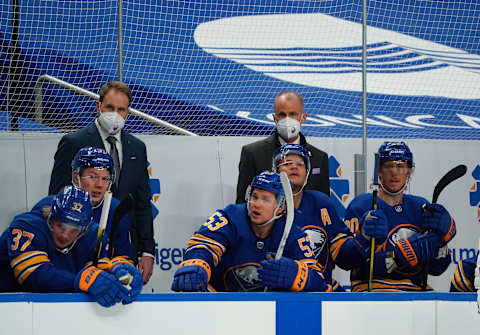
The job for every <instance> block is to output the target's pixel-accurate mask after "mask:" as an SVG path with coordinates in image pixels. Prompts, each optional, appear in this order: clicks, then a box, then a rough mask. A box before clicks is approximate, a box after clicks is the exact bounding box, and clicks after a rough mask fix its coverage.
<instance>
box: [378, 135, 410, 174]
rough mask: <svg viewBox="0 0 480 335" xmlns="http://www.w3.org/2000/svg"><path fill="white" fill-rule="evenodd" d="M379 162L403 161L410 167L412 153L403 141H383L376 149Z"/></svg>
mask: <svg viewBox="0 0 480 335" xmlns="http://www.w3.org/2000/svg"><path fill="white" fill-rule="evenodd" d="M378 153H379V155H380V164H382V163H384V162H387V161H404V162H407V164H408V167H409V168H412V167H413V166H414V163H413V155H412V152H411V151H410V148H409V147H408V146H407V144H406V143H405V142H388V141H387V142H385V143H383V144H382V145H381V146H380V148H379V149H378Z"/></svg>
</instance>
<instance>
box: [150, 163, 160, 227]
mask: <svg viewBox="0 0 480 335" xmlns="http://www.w3.org/2000/svg"><path fill="white" fill-rule="evenodd" d="M147 170H148V176H149V177H150V190H151V191H152V200H150V202H151V204H152V216H153V220H155V218H156V217H157V215H158V208H157V202H158V199H159V198H160V193H161V192H160V179H158V178H152V164H150V162H148V166H147Z"/></svg>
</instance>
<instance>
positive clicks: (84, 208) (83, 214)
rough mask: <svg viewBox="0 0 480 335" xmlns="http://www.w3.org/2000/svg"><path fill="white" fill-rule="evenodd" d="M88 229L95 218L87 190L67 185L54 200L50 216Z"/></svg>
mask: <svg viewBox="0 0 480 335" xmlns="http://www.w3.org/2000/svg"><path fill="white" fill-rule="evenodd" d="M51 217H53V218H55V219H57V220H59V221H61V222H63V223H66V224H68V225H70V226H76V227H80V228H81V231H85V230H87V228H88V226H89V225H90V224H91V222H92V220H93V210H92V203H91V201H90V195H89V194H88V192H87V191H84V190H82V189H80V188H77V187H74V186H66V187H65V188H64V189H63V190H62V191H61V192H60V193H58V194H57V195H56V196H55V197H54V198H53V201H52V205H51V208H50V218H51Z"/></svg>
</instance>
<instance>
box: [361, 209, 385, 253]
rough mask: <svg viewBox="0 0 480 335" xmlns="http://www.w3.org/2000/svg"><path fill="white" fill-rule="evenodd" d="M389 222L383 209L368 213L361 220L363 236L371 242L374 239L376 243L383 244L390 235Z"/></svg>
mask: <svg viewBox="0 0 480 335" xmlns="http://www.w3.org/2000/svg"><path fill="white" fill-rule="evenodd" d="M387 222H388V221H387V217H386V216H385V214H384V213H383V211H382V210H381V209H377V210H374V211H368V212H366V213H365V214H363V216H362V218H361V219H360V225H361V227H362V230H361V234H362V235H363V236H364V237H365V238H366V239H367V240H369V241H370V239H371V238H372V237H374V238H375V242H376V243H378V244H382V243H383V242H385V240H386V239H387V235H388V223H387Z"/></svg>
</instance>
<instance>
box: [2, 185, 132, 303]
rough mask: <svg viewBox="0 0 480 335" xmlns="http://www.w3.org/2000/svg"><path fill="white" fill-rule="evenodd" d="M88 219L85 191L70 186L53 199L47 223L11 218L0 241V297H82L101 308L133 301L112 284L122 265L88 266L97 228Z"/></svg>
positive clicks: (28, 216) (38, 217)
mask: <svg viewBox="0 0 480 335" xmlns="http://www.w3.org/2000/svg"><path fill="white" fill-rule="evenodd" d="M92 216H93V213H92V205H91V200H90V196H89V195H88V192H86V191H84V190H81V189H78V188H75V187H72V186H67V187H65V188H64V190H63V191H62V192H60V193H59V194H57V195H55V196H54V198H53V199H52V202H51V205H50V214H49V215H48V217H47V218H45V217H44V216H43V215H42V213H40V212H39V211H31V212H27V213H24V214H20V215H17V216H16V217H15V218H14V219H13V221H12V223H11V224H10V226H9V227H8V228H7V229H6V230H5V231H4V232H3V234H2V235H1V236H0V292H20V291H28V292H87V293H88V294H89V295H90V296H91V297H92V298H93V299H94V300H95V301H97V302H98V303H99V304H101V305H102V306H105V307H109V306H112V305H114V304H115V303H117V302H120V301H122V302H123V303H129V302H131V301H133V300H134V299H135V298H136V296H134V294H133V293H132V292H131V291H129V290H128V288H126V287H125V286H124V285H122V283H120V281H119V280H117V278H120V277H121V276H124V275H125V264H123V263H122V262H113V261H112V262H111V263H110V264H109V265H108V266H105V270H101V269H99V268H97V267H94V266H93V265H91V264H92V262H91V259H92V254H93V249H94V247H95V244H96V243H95V242H96V238H97V228H98V226H97V225H96V224H92Z"/></svg>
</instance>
